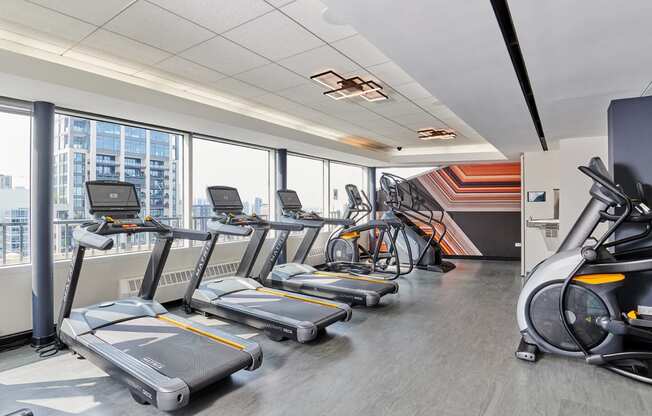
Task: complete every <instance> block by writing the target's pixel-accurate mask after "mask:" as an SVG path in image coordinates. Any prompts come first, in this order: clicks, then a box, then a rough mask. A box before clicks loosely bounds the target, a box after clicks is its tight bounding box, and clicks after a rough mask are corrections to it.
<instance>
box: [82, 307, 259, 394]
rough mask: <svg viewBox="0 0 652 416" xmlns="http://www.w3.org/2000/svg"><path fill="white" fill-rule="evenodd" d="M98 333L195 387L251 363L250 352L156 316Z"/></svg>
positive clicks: (170, 375) (126, 322) (113, 344)
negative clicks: (217, 375)
mask: <svg viewBox="0 0 652 416" xmlns="http://www.w3.org/2000/svg"><path fill="white" fill-rule="evenodd" d="M95 336H97V337H98V338H100V339H101V340H102V341H104V342H106V343H108V344H110V345H112V346H114V347H116V348H118V349H120V350H122V351H123V352H125V353H127V354H129V355H131V356H132V357H134V358H136V359H138V360H139V361H141V362H143V363H145V364H147V365H148V366H150V367H152V368H153V369H155V370H157V371H159V372H160V373H161V374H164V375H165V376H167V377H170V378H174V377H177V378H180V379H181V380H183V381H184V382H185V383H186V384H187V385H188V386H189V387H190V389H191V390H193V389H201V388H202V387H204V386H205V385H207V384H208V383H211V382H214V381H215V379H216V374H222V375H223V376H222V377H226V376H228V375H229V374H231V373H234V372H235V371H237V370H240V369H242V368H245V367H247V366H248V365H249V364H250V363H251V356H250V355H249V354H247V353H246V352H243V351H240V350H238V349H235V348H232V347H229V346H227V345H225V344H222V343H220V342H218V341H215V340H212V339H211V338H209V337H207V336H202V335H198V334H196V333H194V332H191V331H189V330H187V329H184V328H182V327H179V326H176V325H172V324H171V323H168V322H166V321H164V320H162V319H157V318H152V317H143V318H136V319H131V320H128V321H124V322H120V323H117V324H113V325H109V326H107V327H103V328H100V329H98V330H96V331H95Z"/></svg>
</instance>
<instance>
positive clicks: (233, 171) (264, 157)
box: [191, 138, 270, 230]
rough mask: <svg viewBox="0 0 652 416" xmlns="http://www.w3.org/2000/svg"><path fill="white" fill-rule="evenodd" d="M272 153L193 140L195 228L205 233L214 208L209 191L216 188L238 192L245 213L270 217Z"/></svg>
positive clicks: (193, 224) (205, 140) (193, 210)
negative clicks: (222, 187) (207, 193)
mask: <svg viewBox="0 0 652 416" xmlns="http://www.w3.org/2000/svg"><path fill="white" fill-rule="evenodd" d="M269 157H270V154H269V151H267V150H263V149H257V148H252V147H245V146H237V145H233V144H227V143H222V142H218V141H214V140H207V139H198V138H195V139H194V140H193V166H192V178H193V197H192V215H193V222H192V224H191V225H192V226H193V228H196V229H202V230H205V229H206V221H207V219H208V218H210V217H211V216H212V213H213V210H212V205H211V203H210V201H209V199H208V196H207V195H206V188H207V187H209V186H215V185H225V186H232V187H234V188H237V189H238V192H239V193H240V198H241V199H242V205H243V206H244V211H245V212H246V213H248V214H251V213H256V214H257V215H260V216H261V217H263V218H269V215H270V206H269V201H270V193H269V189H270V178H269Z"/></svg>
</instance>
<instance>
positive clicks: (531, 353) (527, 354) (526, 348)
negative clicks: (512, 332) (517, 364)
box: [514, 338, 539, 363]
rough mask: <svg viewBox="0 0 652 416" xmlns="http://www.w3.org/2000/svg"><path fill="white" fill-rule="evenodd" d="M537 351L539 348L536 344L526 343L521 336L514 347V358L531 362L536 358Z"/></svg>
mask: <svg viewBox="0 0 652 416" xmlns="http://www.w3.org/2000/svg"><path fill="white" fill-rule="evenodd" d="M538 352H539V348H537V346H536V345H534V344H528V343H527V342H525V340H524V339H523V338H521V342H519V344H518V348H517V349H516V352H515V353H514V355H516V358H518V359H519V360H523V361H529V362H532V363H533V362H535V361H536V360H537V353H538Z"/></svg>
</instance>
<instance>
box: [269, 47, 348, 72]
mask: <svg viewBox="0 0 652 416" xmlns="http://www.w3.org/2000/svg"><path fill="white" fill-rule="evenodd" d="M278 63H279V64H280V65H283V66H284V67H286V68H289V69H291V70H293V71H294V72H297V73H299V74H301V75H303V76H305V77H308V78H310V77H311V76H313V75H315V74H319V73H321V72H324V71H328V70H333V71H335V72H337V73H338V74H340V75H341V74H345V73H348V72H352V71H355V70H356V69H358V68H359V67H358V65H357V64H356V63H355V62H353V61H352V60H350V59H348V58H347V57H345V56H343V55H342V54H341V53H339V52H337V51H336V50H335V49H333V48H332V47H330V46H329V45H325V46H322V47H319V48H316V49H311V50H309V51H306V52H303V53H300V54H298V55H295V56H291V57H289V58H286V59H282V60H280V61H278Z"/></svg>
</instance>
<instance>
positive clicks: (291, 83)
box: [234, 64, 309, 92]
mask: <svg viewBox="0 0 652 416" xmlns="http://www.w3.org/2000/svg"><path fill="white" fill-rule="evenodd" d="M234 78H237V79H239V80H240V81H245V82H247V83H249V84H252V85H255V86H257V87H260V88H263V89H265V90H267V91H271V92H275V91H280V90H284V89H287V88H291V87H296V86H297V85H301V84H305V83H308V82H309V81H308V80H307V79H306V78H304V77H300V76H299V75H297V74H295V73H294V72H291V71H288V70H287V69H285V68H283V67H281V66H279V65H277V64H269V65H265V66H261V67H259V68H256V69H252V70H250V71H247V72H242V73H240V74H237V75H235V76H234Z"/></svg>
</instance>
